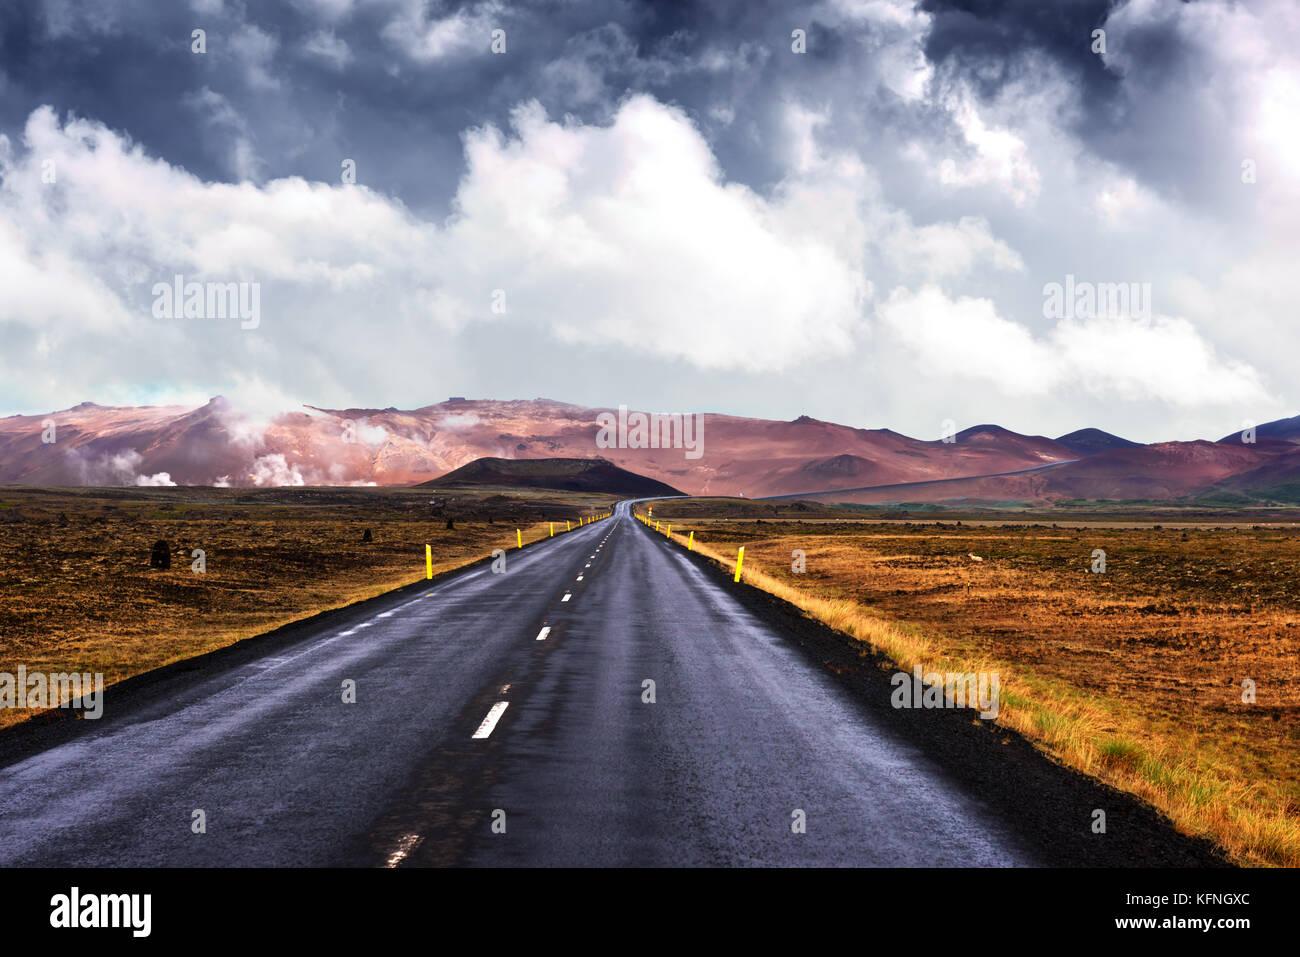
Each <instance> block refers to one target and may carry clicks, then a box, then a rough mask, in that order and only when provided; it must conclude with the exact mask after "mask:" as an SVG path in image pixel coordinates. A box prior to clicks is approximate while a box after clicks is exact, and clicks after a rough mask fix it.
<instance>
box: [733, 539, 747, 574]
mask: <svg viewBox="0 0 1300 957" xmlns="http://www.w3.org/2000/svg"><path fill="white" fill-rule="evenodd" d="M744 563H745V547H744V546H743V545H742V546H741V548H740V551H738V552H736V577H735V578H733V579H732V581H736V582H738V581H740V566H741V565H743V564H744Z"/></svg>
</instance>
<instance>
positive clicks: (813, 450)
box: [0, 397, 1300, 501]
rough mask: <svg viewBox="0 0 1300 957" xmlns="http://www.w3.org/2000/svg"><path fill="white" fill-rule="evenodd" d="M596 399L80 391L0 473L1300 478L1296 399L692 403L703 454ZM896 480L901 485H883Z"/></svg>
mask: <svg viewBox="0 0 1300 957" xmlns="http://www.w3.org/2000/svg"><path fill="white" fill-rule="evenodd" d="M602 413H605V414H611V415H617V410H611V409H597V408H587V407H583V406H577V405H570V404H567V403H564V402H555V401H552V400H549V399H532V400H519V401H491V400H464V399H452V400H448V401H447V402H440V403H437V404H435V405H429V406H425V407H423V408H419V409H412V410H409V411H403V410H399V409H393V408H388V409H317V408H313V407H311V406H303V407H302V408H301V409H300V410H298V411H292V412H284V413H278V414H275V415H270V416H263V417H257V416H252V415H249V414H247V413H244V412H241V411H240V410H238V409H235V408H233V407H232V406H231V404H230V403H228V402H227V401H226V400H225V399H222V398H221V397H217V398H214V399H212V400H211V401H210V402H208V403H206V404H204V405H202V406H199V407H197V408H188V407H179V406H161V407H144V408H108V407H103V406H98V405H94V404H92V403H82V404H81V405H78V406H75V407H73V408H71V409H65V410H63V411H61V412H54V413H50V414H48V415H34V416H10V417H8V418H4V419H0V483H6V484H16V483H21V484H26V485H135V484H168V483H176V484H181V485H211V484H228V485H254V486H273V485H295V484H307V485H348V484H354V485H355V484H379V485H409V484H415V483H418V482H425V481H428V480H430V479H434V478H437V477H438V476H440V475H444V474H446V473H447V472H450V471H452V470H453V469H456V468H459V467H460V466H463V465H465V464H467V463H469V462H472V461H474V460H475V459H479V458H483V457H495V458H500V459H556V458H572V459H594V458H602V459H605V460H607V461H608V462H610V463H611V464H612V465H613V466H616V467H618V468H622V469H626V470H628V471H630V472H634V473H636V474H638V475H643V476H646V477H648V478H650V479H653V480H655V481H658V482H662V483H664V484H665V485H668V486H671V487H673V488H677V489H681V490H682V491H684V492H686V493H688V494H713V495H746V496H749V497H761V496H771V495H798V494H809V495H812V494H816V493H822V492H833V493H834V494H833V495H823V496H821V497H823V498H825V499H828V500H837V501H854V500H856V501H897V500H911V501H917V500H942V499H950V498H961V497H982V498H995V499H1026V498H1032V499H1035V500H1052V499H1062V498H1128V499H1132V498H1170V497H1182V496H1186V495H1193V494H1200V493H1202V492H1203V491H1204V490H1206V489H1212V488H1217V487H1223V488H1231V489H1239V488H1257V487H1271V486H1273V485H1283V484H1286V483H1288V482H1292V481H1294V478H1295V475H1296V468H1297V464H1298V462H1300V460H1297V459H1296V458H1295V457H1293V456H1290V455H1289V454H1288V453H1290V452H1293V451H1295V450H1296V445H1295V444H1293V442H1294V441H1300V417H1297V419H1290V420H1281V421H1279V422H1277V423H1267V424H1266V425H1262V426H1260V427H1259V428H1258V430H1257V431H1258V434H1259V436H1260V437H1261V438H1260V439H1259V441H1258V442H1257V443H1255V444H1245V443H1242V442H1241V441H1240V437H1239V436H1237V437H1236V440H1235V441H1227V440H1225V441H1222V442H1218V443H1211V442H1172V443H1161V444H1158V445H1151V446H1139V445H1134V444H1132V443H1129V442H1127V441H1126V440H1124V439H1120V438H1118V437H1116V436H1112V435H1109V434H1108V433H1104V432H1101V431H1099V430H1095V429H1084V430H1080V431H1079V432H1073V433H1070V434H1069V435H1065V436H1062V437H1061V438H1060V439H1058V440H1053V439H1050V438H1046V437H1044V436H1037V435H1021V434H1019V433H1016V432H1011V431H1009V430H1007V429H1004V428H1001V427H1000V426H996V425H979V426H975V427H973V428H969V429H966V430H964V431H962V432H959V433H957V435H956V436H955V437H954V441H951V442H942V441H923V440H920V439H913V438H909V437H908V436H906V435H901V434H899V433H897V432H893V431H891V430H889V429H856V428H852V427H849V426H845V425H837V424H835V423H832V422H824V421H821V420H818V419H813V418H810V417H808V416H800V417H799V418H797V419H794V420H793V421H775V420H770V419H750V418H742V417H739V416H730V415H718V414H712V413H710V414H706V415H703V416H701V417H700V418H701V420H702V422H703V432H702V443H701V445H700V446H699V452H700V454H699V455H694V454H693V453H692V452H691V450H690V449H688V448H682V447H677V448H634V447H617V443H616V444H615V447H608V448H607V447H604V445H603V444H601V443H598V441H597V439H598V435H599V434H600V427H599V426H598V424H597V416H599V415H601V414H602ZM51 426H52V427H53V428H52V430H51ZM49 438H53V441H52V442H50V441H44V440H45V439H49ZM1232 438H1233V437H1231V436H1230V437H1229V439H1232ZM635 444H637V443H636V442H634V441H633V442H627V443H624V445H635ZM680 444H681V443H679V445H680ZM1045 466H1046V467H1045ZM1005 473H1015V474H1005ZM953 479H962V480H963V481H961V482H953V481H951V480H953ZM917 483H925V484H919V485H918V484H917ZM902 485H905V486H907V489H905V490H900V489H895V488H886V489H882V488H879V487H880V486H902ZM864 489H865V490H864ZM845 490H864V491H853V492H849V491H845Z"/></svg>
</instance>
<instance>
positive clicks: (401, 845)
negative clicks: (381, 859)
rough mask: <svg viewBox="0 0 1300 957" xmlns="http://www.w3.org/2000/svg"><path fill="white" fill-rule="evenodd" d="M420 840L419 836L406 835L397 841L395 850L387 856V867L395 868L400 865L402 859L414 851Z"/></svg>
mask: <svg viewBox="0 0 1300 957" xmlns="http://www.w3.org/2000/svg"><path fill="white" fill-rule="evenodd" d="M421 840H422V838H421V837H420V835H419V834H408V835H406V837H404V838H402V839H401V840H400V841H398V842H397V849H396V850H395V851H393V853H391V854H389V855H388V866H389V867H396V866H397V865H398V864H400V863H402V859H403V858H404V857H406V855H407V854H410V853H411V852H412V851H413V850H415V847H416V845H417V844H419V843H420V841H421Z"/></svg>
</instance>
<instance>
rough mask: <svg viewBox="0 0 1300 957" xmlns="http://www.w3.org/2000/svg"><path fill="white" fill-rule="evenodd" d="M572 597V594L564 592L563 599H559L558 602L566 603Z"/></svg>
mask: <svg viewBox="0 0 1300 957" xmlns="http://www.w3.org/2000/svg"><path fill="white" fill-rule="evenodd" d="M572 597H573V593H572V592H567V591H566V592H565V593H564V597H563V598H561V599H560V601H568V600H569V599H570V598H572Z"/></svg>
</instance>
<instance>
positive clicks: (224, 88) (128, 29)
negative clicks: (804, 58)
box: [0, 0, 830, 214]
mask: <svg viewBox="0 0 1300 957" xmlns="http://www.w3.org/2000/svg"><path fill="white" fill-rule="evenodd" d="M403 9H404V7H403V4H401V3H398V2H392V3H359V4H356V5H354V6H353V7H352V8H351V9H350V10H349V11H347V12H346V13H345V14H344V15H343V16H341V17H339V18H337V19H334V20H330V19H328V18H324V17H320V16H317V15H316V14H315V12H314V9H313V8H312V7H311V6H310V5H309V4H291V3H283V2H281V3H257V4H247V5H243V4H233V5H232V4H227V5H225V6H224V7H222V8H220V12H217V13H207V12H203V10H204V7H203V6H202V5H199V9H198V10H195V9H191V8H190V7H189V6H186V5H183V4H179V3H173V2H134V3H125V4H121V5H118V6H116V7H114V8H112V9H111V10H109V11H108V12H104V11H103V10H100V11H96V10H95V9H94V8H84V7H80V6H76V5H72V6H69V5H65V4H62V3H48V4H45V5H41V4H38V3H35V2H32V0H21V2H19V3H16V4H7V5H5V6H4V7H3V8H0V64H2V65H3V67H2V68H3V71H4V74H5V76H6V78H7V84H6V87H5V96H4V97H3V100H2V101H0V131H3V132H6V133H9V134H10V135H11V136H12V135H13V134H15V133H17V132H20V131H21V129H22V126H23V124H24V122H25V121H26V119H27V117H28V115H30V113H31V112H32V111H33V110H34V109H36V108H37V107H38V106H40V105H42V104H46V103H48V104H50V105H52V106H53V107H54V108H55V110H56V111H57V112H58V114H59V115H60V116H63V115H66V114H67V113H69V112H71V113H75V114H76V115H78V116H83V117H92V118H94V119H97V120H99V121H102V122H104V123H105V124H107V125H108V126H110V127H112V128H114V129H118V130H122V131H125V132H127V133H129V135H131V137H132V138H133V139H134V140H135V141H136V142H138V143H140V144H142V145H143V146H144V148H145V149H146V150H147V151H148V152H149V153H150V154H151V155H155V156H161V157H163V158H165V159H166V160H168V161H169V162H171V163H174V164H177V165H181V166H184V167H185V168H186V169H188V170H190V171H191V172H193V173H195V174H196V175H198V176H200V177H202V178H204V179H207V180H227V181H230V180H237V179H240V178H242V177H244V176H247V175H252V176H253V178H255V179H257V180H265V179H272V178H277V177H283V176H288V175H300V176H304V177H307V178H309V179H317V180H325V181H334V180H337V178H338V176H339V168H340V163H341V161H342V160H343V159H344V158H351V159H353V160H355V161H356V163H357V168H358V177H359V179H360V180H361V181H362V182H365V183H367V184H368V185H371V186H373V187H375V188H377V189H380V190H382V191H384V192H386V193H390V194H392V195H396V196H398V197H400V198H402V199H403V200H404V201H406V202H407V203H408V204H409V205H411V206H413V207H414V208H416V209H418V210H421V211H424V212H427V213H434V214H436V213H440V212H445V211H446V210H445V208H444V207H443V205H442V204H444V203H445V202H446V200H447V198H448V197H449V196H450V195H451V193H452V192H453V191H454V186H455V181H456V178H457V176H458V175H459V172H460V170H461V168H462V165H463V163H462V143H461V135H462V133H463V131H464V130H466V129H467V128H470V127H474V126H480V125H483V124H486V123H492V124H495V125H497V126H502V127H504V126H507V125H508V120H509V113H510V110H511V109H513V108H514V107H515V106H516V105H517V104H519V103H520V102H522V101H525V100H527V99H531V98H536V99H538V100H540V101H541V102H542V104H543V106H545V107H546V108H547V110H548V112H550V113H551V114H552V115H553V116H564V115H566V114H568V115H572V116H574V117H575V118H576V119H578V120H580V121H583V122H600V121H603V120H606V119H607V118H608V116H609V115H610V113H611V112H612V110H613V109H614V108H615V107H616V106H617V103H618V101H619V100H620V99H621V98H622V97H623V96H625V95H626V94H628V93H631V92H635V91H640V90H647V89H648V90H652V91H654V92H655V93H656V95H657V96H659V97H660V98H661V99H663V100H665V101H669V102H677V103H680V104H681V105H682V106H684V107H685V108H686V109H688V110H689V111H691V112H693V113H696V112H700V111H701V110H707V108H708V107H709V105H710V104H712V103H716V102H720V101H730V100H732V99H734V98H735V96H736V93H737V90H736V89H735V86H736V83H737V78H736V74H735V72H734V70H733V69H732V67H733V66H743V65H745V64H746V63H747V62H748V65H750V66H756V65H757V61H756V60H754V58H753V57H752V56H750V57H748V60H747V58H746V56H745V54H744V53H743V52H737V51H739V50H740V48H741V47H742V46H743V44H744V43H745V42H747V41H752V40H755V39H757V40H762V41H769V40H770V41H775V42H777V43H778V44H779V43H787V42H788V40H785V39H783V38H784V37H788V32H789V31H788V29H787V28H786V26H785V23H784V22H783V21H780V20H779V18H778V19H777V20H774V19H773V18H771V17H767V16H766V15H765V14H764V13H763V12H762V11H761V10H760V9H759V8H758V7H756V6H755V5H747V4H735V5H727V4H715V5H708V6H693V5H688V4H659V3H655V4H633V3H619V4H609V3H604V2H593V3H577V4H571V3H539V4H510V5H508V6H504V7H501V8H500V9H499V11H496V10H495V9H494V8H491V7H487V8H482V9H485V10H487V11H488V12H487V13H486V14H485V19H484V20H483V23H484V24H485V25H487V24H490V25H491V26H500V27H501V28H503V29H505V30H506V32H507V38H508V52H507V53H506V54H505V55H503V56H491V55H487V52H486V51H487V49H488V44H489V36H488V35H487V33H486V31H484V35H483V36H482V37H481V38H477V37H476V40H477V42H478V45H479V47H480V49H474V48H473V47H467V48H457V49H453V50H451V51H450V52H448V53H446V54H445V55H442V56H438V57H434V58H430V59H429V60H428V61H427V62H421V60H420V59H418V58H416V57H412V56H408V55H407V54H406V53H405V52H404V51H403V50H401V49H400V41H401V40H402V39H404V38H403V37H402V36H401V33H402V31H401V30H400V29H398V30H397V31H396V33H395V32H394V27H393V24H394V21H395V20H396V19H397V17H398V15H399V14H400V13H402V12H403ZM431 9H432V11H434V12H435V13H436V14H437V15H441V16H445V17H451V16H454V15H455V14H456V13H457V12H466V13H469V14H473V13H475V12H476V11H477V10H479V9H480V8H476V7H475V6H474V5H473V4H468V5H459V6H448V7H446V8H445V9H441V10H439V9H438V7H437V6H436V5H434V6H433V7H432V8H431ZM724 23H725V26H724ZM196 27H198V28H202V29H205V30H206V31H207V49H208V52H207V54H206V55H204V56H196V55H194V54H192V53H191V52H190V31H191V30H192V29H194V28H196ZM320 37H324V38H326V40H325V41H319V40H317V38H320ZM324 42H328V43H333V44H335V45H337V49H338V50H340V51H341V50H344V49H346V51H347V52H346V54H345V55H344V57H345V58H344V59H342V62H338V61H335V60H332V59H331V57H330V56H329V55H324V54H321V53H320V52H319V50H320V47H321V45H322V43H324ZM313 44H314V46H313ZM342 44H346V48H344V47H343V46H342ZM829 45H830V44H829V43H828V44H827V46H829ZM313 49H315V50H317V51H318V52H316V53H313V52H312V50H313ZM705 51H714V52H719V53H726V54H734V55H735V57H736V59H735V61H734V62H733V64H730V65H728V67H727V68H723V69H713V70H709V69H708V68H706V67H704V66H701V65H700V64H699V63H698V62H696V61H697V58H698V56H699V55H700V54H701V53H703V52H705ZM574 68H578V69H581V70H582V71H583V73H584V74H585V78H586V83H585V86H584V87H583V88H575V86H574V84H573V82H572V81H571V75H572V72H573V69H574ZM566 78H568V79H569V82H566ZM593 84H594V85H595V87H596V89H595V90H593V89H591V86H592V85H593ZM738 136H739V137H740V138H744V139H746V140H747V141H748V142H747V143H746V146H747V148H748V151H749V152H752V150H753V142H752V131H738ZM240 137H242V138H243V140H244V141H245V146H246V148H247V149H248V150H249V151H251V153H252V154H253V155H254V156H255V157H256V162H255V163H253V165H252V166H251V167H248V168H242V167H240V166H239V165H238V163H237V162H236V156H237V153H236V151H235V150H234V148H233V146H234V141H235V140H236V139H237V138H240ZM722 138H723V139H724V140H725V139H726V136H723V137H722ZM721 149H722V151H723V153H727V152H728V146H727V144H726V143H725V142H724V143H723V144H722V147H721ZM730 152H731V153H732V154H733V156H734V158H735V159H736V160H737V161H738V164H737V165H744V166H749V167H755V168H760V169H764V170H765V171H766V172H767V173H769V174H770V173H771V171H770V170H766V168H765V167H764V164H763V163H762V162H761V161H756V160H755V158H754V157H749V161H748V162H747V163H740V162H739V161H740V160H741V159H742V158H743V157H745V156H747V155H748V154H747V153H746V152H742V151H740V150H736V149H731V150H730ZM740 172H741V173H742V174H744V173H745V172H746V171H744V170H741V171H740Z"/></svg>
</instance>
